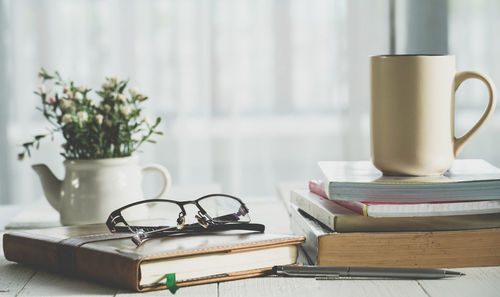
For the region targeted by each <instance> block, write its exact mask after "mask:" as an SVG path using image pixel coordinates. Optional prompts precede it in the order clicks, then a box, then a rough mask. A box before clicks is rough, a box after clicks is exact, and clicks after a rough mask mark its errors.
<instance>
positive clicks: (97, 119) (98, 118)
mask: <svg viewBox="0 0 500 297" xmlns="http://www.w3.org/2000/svg"><path fill="white" fill-rule="evenodd" d="M103 119H104V116H103V115H102V114H98V115H96V116H95V121H96V122H97V124H99V125H101V124H102V120H103Z"/></svg>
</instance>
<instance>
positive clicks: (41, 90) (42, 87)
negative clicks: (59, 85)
mask: <svg viewBox="0 0 500 297" xmlns="http://www.w3.org/2000/svg"><path fill="white" fill-rule="evenodd" d="M38 90H39V91H40V94H45V93H47V88H46V87H45V85H44V84H41V85H40V86H39V87H38Z"/></svg>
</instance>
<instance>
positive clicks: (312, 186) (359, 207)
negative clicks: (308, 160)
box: [309, 180, 368, 216]
mask: <svg viewBox="0 0 500 297" xmlns="http://www.w3.org/2000/svg"><path fill="white" fill-rule="evenodd" d="M309 191H311V192H312V193H314V194H316V195H318V196H320V197H322V198H325V199H328V195H327V194H326V192H325V184H324V182H322V181H316V180H311V181H309ZM332 201H334V202H335V203H337V204H338V205H340V206H343V207H345V208H347V209H350V210H352V211H354V212H355V213H357V214H360V215H363V216H367V215H368V207H367V205H366V204H364V203H362V202H358V201H344V200H332Z"/></svg>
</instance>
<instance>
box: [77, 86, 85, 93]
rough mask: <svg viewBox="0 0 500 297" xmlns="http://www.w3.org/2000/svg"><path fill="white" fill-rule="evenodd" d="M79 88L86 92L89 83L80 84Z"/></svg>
mask: <svg viewBox="0 0 500 297" xmlns="http://www.w3.org/2000/svg"><path fill="white" fill-rule="evenodd" d="M78 90H79V91H80V92H81V93H83V92H85V91H86V90H87V85H81V86H79V87H78Z"/></svg>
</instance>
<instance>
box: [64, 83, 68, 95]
mask: <svg viewBox="0 0 500 297" xmlns="http://www.w3.org/2000/svg"><path fill="white" fill-rule="evenodd" d="M67 92H69V86H68V85H64V88H63V93H64V94H66V93H67Z"/></svg>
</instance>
